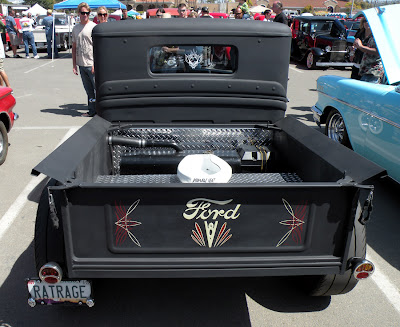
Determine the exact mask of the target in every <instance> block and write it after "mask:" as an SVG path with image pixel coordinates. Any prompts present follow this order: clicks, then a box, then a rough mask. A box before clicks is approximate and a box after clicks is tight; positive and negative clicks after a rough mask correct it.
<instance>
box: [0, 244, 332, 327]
mask: <svg viewBox="0 0 400 327" xmlns="http://www.w3.org/2000/svg"><path fill="white" fill-rule="evenodd" d="M33 257H34V252H33V242H32V243H31V244H30V246H29V247H28V248H27V249H26V250H25V251H24V252H23V254H22V255H21V256H20V257H19V258H18V260H17V261H16V262H15V264H14V266H13V268H12V270H11V272H10V274H9V276H8V277H7V279H6V280H5V282H4V283H3V285H2V286H1V287H0V326H1V323H3V324H4V325H6V324H9V325H10V326H36V325H39V324H41V325H45V326H78V325H79V326H108V325H112V326H145V327H147V326H190V327H197V326H199V327H204V326H207V327H213V326H215V327H217V326H218V327H221V326H229V327H234V326H246V327H247V326H251V322H250V316H249V311H248V307H247V301H246V293H247V294H248V295H249V296H250V297H251V298H252V299H253V300H254V301H256V302H258V303H259V304H260V305H262V306H264V307H265V308H267V309H270V310H275V311H279V312H309V311H320V310H323V309H325V308H326V307H327V306H329V304H330V298H329V297H328V298H311V297H307V296H304V295H302V294H301V293H299V292H298V291H296V290H294V289H293V288H292V287H291V285H292V284H291V283H290V282H288V280H287V279H285V278H252V279H244V278H240V279H239V278H225V279H115V280H110V279H109V280H105V279H104V280H103V279H101V280H95V281H94V282H93V289H94V294H93V297H94V299H95V302H96V304H95V306H94V307H93V308H88V307H87V306H86V305H84V306H82V307H75V306H74V307H63V306H53V307H50V306H36V307H35V308H30V307H29V306H28V304H27V298H28V293H27V289H26V286H25V283H24V279H25V278H26V277H32V276H36V274H35V270H34V259H33ZM44 321H45V323H43V322H44Z"/></svg>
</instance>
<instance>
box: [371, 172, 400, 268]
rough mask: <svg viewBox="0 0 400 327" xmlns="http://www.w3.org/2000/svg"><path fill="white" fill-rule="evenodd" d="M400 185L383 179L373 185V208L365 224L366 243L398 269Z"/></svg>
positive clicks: (399, 255)
mask: <svg viewBox="0 0 400 327" xmlns="http://www.w3.org/2000/svg"><path fill="white" fill-rule="evenodd" d="M399 194H400V185H399V184H396V183H395V182H391V181H390V180H389V179H384V180H382V181H380V182H379V183H377V184H376V185H375V191H374V202H373V204H374V208H373V211H372V215H371V220H370V221H369V222H368V225H367V243H368V245H369V246H371V247H372V248H373V249H374V250H375V252H377V253H378V254H379V255H380V256H381V257H382V258H383V259H385V260H386V261H387V262H388V263H389V264H390V265H392V266H393V267H394V268H396V269H397V270H399V271H400V252H399V248H400V237H399V233H398V232H399V230H400V215H399V213H400V202H399Z"/></svg>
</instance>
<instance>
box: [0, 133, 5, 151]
mask: <svg viewBox="0 0 400 327" xmlns="http://www.w3.org/2000/svg"><path fill="white" fill-rule="evenodd" d="M3 149H4V138H3V134H1V133H0V155H1V154H2V153H3Z"/></svg>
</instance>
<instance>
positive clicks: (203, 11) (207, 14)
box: [200, 7, 213, 18]
mask: <svg viewBox="0 0 400 327" xmlns="http://www.w3.org/2000/svg"><path fill="white" fill-rule="evenodd" d="M200 18H213V17H212V16H211V15H210V11H209V10H208V7H203V8H201V16H200Z"/></svg>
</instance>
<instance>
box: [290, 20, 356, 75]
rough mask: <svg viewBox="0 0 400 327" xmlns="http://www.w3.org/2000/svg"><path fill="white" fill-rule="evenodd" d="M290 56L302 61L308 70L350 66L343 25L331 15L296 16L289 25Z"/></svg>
mask: <svg viewBox="0 0 400 327" xmlns="http://www.w3.org/2000/svg"><path fill="white" fill-rule="evenodd" d="M291 56H292V58H293V59H296V60H299V61H303V60H305V62H306V65H307V68H308V69H314V68H315V67H330V66H336V67H337V66H339V67H346V66H352V63H351V62H350V60H349V57H350V51H349V47H348V44H347V40H346V28H345V26H344V25H343V24H342V23H341V22H340V21H339V20H338V19H336V18H332V17H314V16H312V17H311V16H305V17H296V18H295V19H294V21H293V25H292V49H291Z"/></svg>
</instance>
